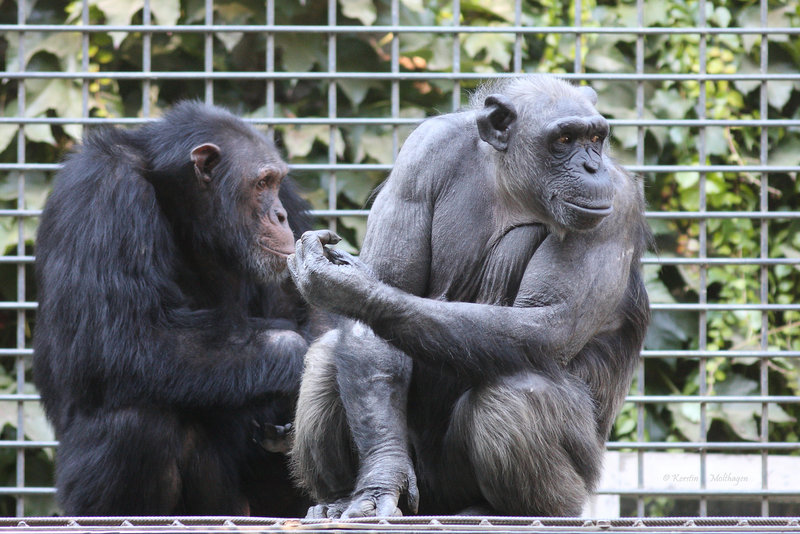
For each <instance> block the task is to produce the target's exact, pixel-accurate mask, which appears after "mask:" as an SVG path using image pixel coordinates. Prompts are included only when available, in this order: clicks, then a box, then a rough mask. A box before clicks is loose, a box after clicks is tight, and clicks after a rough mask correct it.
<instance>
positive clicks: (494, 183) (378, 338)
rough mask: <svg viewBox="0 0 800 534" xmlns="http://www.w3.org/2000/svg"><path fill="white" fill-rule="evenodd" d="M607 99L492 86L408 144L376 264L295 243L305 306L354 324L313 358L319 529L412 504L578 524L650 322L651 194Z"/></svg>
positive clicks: (308, 400)
mask: <svg viewBox="0 0 800 534" xmlns="http://www.w3.org/2000/svg"><path fill="white" fill-rule="evenodd" d="M596 99H597V95H596V93H595V92H594V91H593V90H591V89H590V88H588V87H574V86H572V85H570V84H568V83H566V82H564V81H561V80H558V79H555V78H552V77H545V76H532V77H524V78H515V79H512V80H510V81H506V82H500V83H498V84H497V85H496V86H494V87H489V88H486V89H484V90H482V91H480V92H479V93H478V94H477V95H476V96H475V97H474V99H473V106H472V108H471V109H468V110H467V111H463V112H459V113H453V114H449V115H444V116H441V117H437V118H433V119H430V120H428V121H425V122H424V123H423V124H422V125H421V126H420V127H419V128H418V129H417V130H415V131H414V132H413V133H412V135H411V136H410V137H409V138H408V140H407V141H406V142H405V144H404V146H403V148H402V150H401V152H400V155H399V157H398V159H397V163H396V165H395V167H394V171H393V172H392V174H391V176H390V177H389V179H388V181H387V182H386V184H385V186H384V187H383V188H382V189H381V191H380V193H379V194H378V196H377V199H376V201H375V204H374V207H373V209H372V211H371V213H370V217H369V222H368V224H367V235H366V238H365V242H364V247H363V251H362V255H361V257H362V259H363V260H364V263H361V262H360V261H359V260H356V259H354V258H351V257H347V256H346V255H345V254H344V253H338V254H336V255H334V256H332V257H331V258H330V259H331V260H332V261H329V259H326V258H325V257H323V244H325V241H327V238H326V236H325V235H319V234H312V233H309V234H305V235H304V236H303V238H302V240H301V242H298V244H297V248H296V254H295V255H294V256H290V258H289V269H290V271H291V273H292V277H293V278H294V280H295V282H296V284H297V286H298V288H299V290H300V292H301V293H302V294H303V295H304V296H305V297H306V298H307V299H308V300H309V301H310V302H312V303H314V304H315V305H320V306H325V307H326V308H328V309H330V310H332V311H334V312H337V313H339V314H342V315H344V316H346V317H349V318H352V319H355V320H356V321H351V322H349V323H348V324H345V325H344V326H343V327H342V328H340V329H339V330H334V331H331V332H329V333H328V334H326V335H325V336H324V337H323V338H322V339H321V340H320V341H319V343H318V344H317V345H314V346H312V347H311V349H310V350H309V353H308V355H307V361H306V374H305V375H304V379H303V384H302V386H301V392H300V399H299V405H298V413H297V419H296V436H295V446H294V449H293V452H292V454H293V456H294V458H293V461H294V462H295V463H296V473H297V476H298V478H299V479H300V481H301V482H302V483H303V484H304V485H305V487H306V488H307V489H309V490H310V492H311V495H312V497H313V498H314V499H315V500H316V501H317V502H318V503H320V504H319V505H317V506H316V507H313V508H312V509H311V510H310V511H309V515H310V516H322V517H324V516H331V517H335V516H339V515H341V516H342V517H355V516H362V515H392V514H397V513H400V508H398V502H399V498H400V495H401V494H402V493H403V492H405V493H406V494H407V507H406V508H405V511H410V512H417V510H419V511H420V512H421V513H426V514H450V513H485V514H504V515H505V514H511V515H555V516H569V515H575V514H579V513H580V512H581V508H582V505H583V504H584V502H585V501H586V499H587V496H588V495H589V493H590V492H591V491H592V490H593V489H594V488H595V486H596V484H597V481H598V477H599V474H600V469H601V460H602V456H603V449H604V442H605V439H606V438H607V436H608V434H609V431H610V428H611V425H612V423H613V421H614V417H615V415H616V414H617V411H618V409H619V408H620V405H621V404H622V402H623V399H624V397H625V394H626V392H627V391H628V388H629V386H630V382H631V377H632V372H633V370H634V368H635V365H636V362H637V361H638V357H639V351H640V349H641V345H642V339H643V336H644V333H645V329H646V325H647V323H648V319H649V312H648V299H647V294H646V292H645V288H644V284H643V283H642V278H641V275H640V272H639V261H640V258H641V255H642V253H643V251H644V250H645V248H646V246H647V244H648V240H649V231H648V228H647V224H646V221H645V220H644V216H643V210H644V203H643V198H642V194H641V192H640V186H639V184H638V183H637V181H636V180H635V179H634V178H633V177H632V176H630V175H629V174H627V173H626V172H625V171H624V170H623V169H622V168H620V167H619V166H618V165H617V164H615V163H614V162H613V161H612V160H611V159H610V158H609V156H607V155H606V153H605V151H604V147H605V145H606V143H607V141H606V139H607V137H608V133H609V127H608V123H607V122H606V120H605V119H604V118H603V117H602V116H601V115H600V114H598V112H597V111H596V109H595V106H594V105H595V103H596ZM417 488H419V489H417ZM419 495H421V496H422V502H421V504H419V500H418V499H419V497H418V496H419Z"/></svg>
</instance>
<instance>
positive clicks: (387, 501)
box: [342, 461, 419, 519]
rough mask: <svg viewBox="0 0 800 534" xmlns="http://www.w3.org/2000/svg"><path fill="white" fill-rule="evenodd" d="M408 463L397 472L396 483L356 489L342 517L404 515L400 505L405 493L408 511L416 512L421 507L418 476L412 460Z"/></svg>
mask: <svg viewBox="0 0 800 534" xmlns="http://www.w3.org/2000/svg"><path fill="white" fill-rule="evenodd" d="M406 463H407V465H406V467H405V469H403V470H401V471H399V472H397V473H396V476H395V477H394V478H396V479H397V482H396V483H385V482H384V483H380V484H375V485H368V486H369V487H367V488H365V489H361V490H356V491H355V492H354V493H353V495H352V497H351V499H350V505H349V506H348V507H347V509H346V510H345V511H344V512H343V513H342V519H348V518H355V517H392V516H400V515H403V511H402V510H401V509H400V507H399V505H398V503H399V501H400V496H401V495H402V494H403V493H405V494H406V505H407V508H406V509H407V511H408V512H409V513H411V514H416V513H417V510H418V509H419V489H418V488H417V476H416V474H415V473H414V467H413V466H412V465H411V462H410V461H407V462H406ZM389 471H391V470H389ZM365 485H367V484H365Z"/></svg>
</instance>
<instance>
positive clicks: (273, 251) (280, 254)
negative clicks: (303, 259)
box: [258, 241, 294, 258]
mask: <svg viewBox="0 0 800 534" xmlns="http://www.w3.org/2000/svg"><path fill="white" fill-rule="evenodd" d="M258 246H259V247H261V248H262V249H264V250H266V251H267V252H269V253H270V254H275V255H276V256H278V257H281V258H288V257H289V254H294V250H277V249H274V248H272V247H270V246H268V245H266V244H264V243H262V242H260V241H259V243H258Z"/></svg>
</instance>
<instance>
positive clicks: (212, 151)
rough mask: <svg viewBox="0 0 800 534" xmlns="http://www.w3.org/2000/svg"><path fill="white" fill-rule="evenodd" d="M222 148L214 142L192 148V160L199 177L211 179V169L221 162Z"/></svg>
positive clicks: (205, 180) (205, 179)
mask: <svg viewBox="0 0 800 534" xmlns="http://www.w3.org/2000/svg"><path fill="white" fill-rule="evenodd" d="M219 155H220V150H219V147H218V146H217V145H215V144H214V143H205V144H202V145H199V146H196V147H194V148H193V149H192V161H193V162H194V172H195V174H197V178H198V179H201V180H203V181H204V182H210V181H211V170H212V169H213V168H214V167H216V165H217V163H219Z"/></svg>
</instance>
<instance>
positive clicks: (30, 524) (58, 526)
mask: <svg viewBox="0 0 800 534" xmlns="http://www.w3.org/2000/svg"><path fill="white" fill-rule="evenodd" d="M11 531H13V532H24V533H29V534H34V533H40V532H41V533H58V532H69V533H76V532H86V533H101V532H102V533H107V532H121V533H130V534H140V533H151V532H152V533H162V532H163V533H172V532H175V533H177V532H186V533H193V534H194V533H218V532H240V531H244V532H287V531H294V532H308V533H314V532H324V533H327V532H347V533H353V534H355V533H360V532H384V533H385V532H448V533H458V532H464V533H481V532H525V533H534V534H535V533H548V532H557V533H571V532H576V533H578V532H580V533H583V532H586V533H589V532H601V533H623V532H657V533H658V532H662V533H682V532H714V533H756V532H800V517H784V518H764V517H747V518H737V517H725V518H714V517H705V518H700V517H695V518H661V519H651V518H627V519H610V520H604V519H577V518H535V517H460V516H441V517H398V518H368V519H356V520H349V521H333V520H310V519H270V518H249V517H131V518H125V517H81V518H68V517H49V518H26V519H24V520H19V519H0V532H11Z"/></svg>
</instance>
